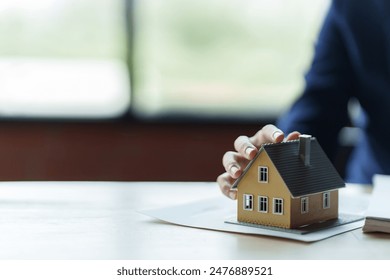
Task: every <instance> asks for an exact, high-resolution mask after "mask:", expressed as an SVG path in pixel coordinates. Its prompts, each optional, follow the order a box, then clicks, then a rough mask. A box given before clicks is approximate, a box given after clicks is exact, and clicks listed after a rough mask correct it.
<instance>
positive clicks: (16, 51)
mask: <svg viewBox="0 0 390 280" xmlns="http://www.w3.org/2000/svg"><path fill="white" fill-rule="evenodd" d="M124 14H125V13H124V1H122V0H33V1H31V0H1V2H0V37H1V42H0V77H1V78H0V116H9V117H59V118H61V117H74V118H106V117H116V116H118V115H121V114H122V113H123V112H125V111H127V110H128V107H129V104H130V93H129V79H128V71H127V66H126V32H125V27H126V26H125V18H124Z"/></svg>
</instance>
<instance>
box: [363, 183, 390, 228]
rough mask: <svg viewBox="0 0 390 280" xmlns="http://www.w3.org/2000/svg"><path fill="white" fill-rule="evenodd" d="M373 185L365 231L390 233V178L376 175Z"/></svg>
mask: <svg viewBox="0 0 390 280" xmlns="http://www.w3.org/2000/svg"><path fill="white" fill-rule="evenodd" d="M373 184H374V188H373V191H372V195H371V198H370V202H369V206H368V209H367V212H366V220H365V224H364V227H363V231H364V232H387V233H390V204H389V198H390V176H388V175H375V176H374V178H373Z"/></svg>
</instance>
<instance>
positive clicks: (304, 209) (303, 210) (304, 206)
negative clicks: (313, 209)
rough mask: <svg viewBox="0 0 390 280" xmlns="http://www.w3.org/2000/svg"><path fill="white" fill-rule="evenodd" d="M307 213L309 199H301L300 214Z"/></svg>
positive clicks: (306, 197)
mask: <svg viewBox="0 0 390 280" xmlns="http://www.w3.org/2000/svg"><path fill="white" fill-rule="evenodd" d="M306 213H309V197H308V196H305V197H301V214H306Z"/></svg>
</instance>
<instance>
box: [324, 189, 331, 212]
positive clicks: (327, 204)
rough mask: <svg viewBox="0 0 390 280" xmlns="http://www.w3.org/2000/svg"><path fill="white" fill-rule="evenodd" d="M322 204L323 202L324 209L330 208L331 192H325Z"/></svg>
mask: <svg viewBox="0 0 390 280" xmlns="http://www.w3.org/2000/svg"><path fill="white" fill-rule="evenodd" d="M322 202H323V207H324V209H326V208H329V207H330V193H329V192H324V193H323V195H322Z"/></svg>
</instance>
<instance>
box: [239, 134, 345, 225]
mask: <svg viewBox="0 0 390 280" xmlns="http://www.w3.org/2000/svg"><path fill="white" fill-rule="evenodd" d="M342 187H345V183H344V181H343V180H342V179H341V177H340V175H339V174H338V173H337V171H336V169H335V168H334V166H333V165H332V163H331V162H330V160H329V159H328V157H327V156H326V154H325V153H324V151H323V150H322V148H321V146H320V145H319V143H318V141H317V140H316V138H314V137H311V136H310V135H301V136H300V138H299V140H294V141H287V142H282V143H274V144H265V145H263V146H262V147H261V148H260V150H259V152H258V154H257V155H256V157H255V158H254V159H253V160H252V161H251V162H250V163H249V165H248V166H247V167H246V169H245V170H244V172H243V174H242V175H241V176H240V177H239V178H238V179H237V180H236V182H235V183H234V184H233V186H232V188H233V189H237V220H238V222H241V223H251V224H259V225H265V226H274V227H281V228H298V227H301V226H304V225H309V224H314V223H319V222H322V221H326V220H330V219H336V218H337V217H338V198H339V196H338V189H339V188H342Z"/></svg>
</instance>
